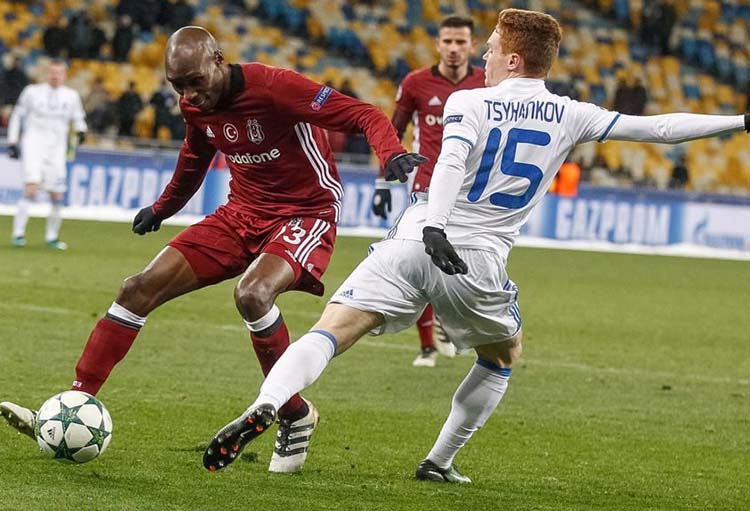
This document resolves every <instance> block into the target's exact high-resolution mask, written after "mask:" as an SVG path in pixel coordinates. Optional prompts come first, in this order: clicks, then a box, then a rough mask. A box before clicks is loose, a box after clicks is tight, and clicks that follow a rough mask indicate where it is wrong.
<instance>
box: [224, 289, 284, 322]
mask: <svg viewBox="0 0 750 511" xmlns="http://www.w3.org/2000/svg"><path fill="white" fill-rule="evenodd" d="M276 294H277V293H276V292H275V291H274V290H273V289H272V288H271V287H270V286H269V285H267V284H266V283H264V282H263V281H261V280H251V281H247V282H245V281H240V282H239V283H238V284H237V286H236V287H235V288H234V302H235V304H236V305H237V309H239V311H240V313H242V315H243V317H245V319H249V320H255V319H258V318H259V317H261V316H263V315H264V314H265V313H267V312H268V311H269V310H270V309H271V307H273V302H274V300H276Z"/></svg>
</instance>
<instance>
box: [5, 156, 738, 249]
mask: <svg viewBox="0 0 750 511" xmlns="http://www.w3.org/2000/svg"><path fill="white" fill-rule="evenodd" d="M176 158H177V155H176V153H174V152H164V151H151V152H148V151H140V152H101V151H86V150H82V151H79V153H78V155H77V157H76V160H75V161H74V162H71V163H70V164H69V166H68V192H67V195H66V202H65V204H66V206H68V207H69V208H70V209H71V210H75V211H81V210H85V211H90V212H91V213H93V214H87V215H86V217H87V218H96V211H98V210H100V209H104V208H106V209H107V210H108V211H112V210H113V209H116V210H121V212H122V215H121V216H122V219H123V220H126V219H130V218H131V217H132V215H133V210H137V209H138V208H141V207H143V206H146V205H148V204H151V203H152V202H153V201H154V200H155V199H156V197H157V196H158V195H159V194H160V193H161V191H162V190H163V189H164V186H165V185H166V183H167V182H168V181H169V179H170V178H171V176H172V172H173V169H174V165H175V161H176ZM0 167H2V171H0V204H5V205H12V204H14V203H15V202H16V201H17V200H18V198H19V197H20V196H21V189H22V183H21V181H22V180H21V172H20V164H19V162H18V161H17V160H10V159H8V158H7V157H6V156H5V154H0ZM339 173H340V175H341V179H342V182H343V186H344V199H343V207H342V213H341V219H340V224H339V225H340V227H342V228H344V229H345V230H346V229H347V228H349V229H351V228H356V229H365V230H367V229H372V228H388V227H390V225H391V222H392V221H393V219H395V218H396V217H397V216H398V212H400V211H401V210H402V209H403V208H404V207H405V206H406V204H407V203H408V194H407V191H406V187H405V186H404V185H393V187H392V193H393V211H392V212H391V215H390V218H389V220H388V221H383V220H381V219H380V218H377V217H374V216H373V215H372V213H371V211H370V200H371V198H372V194H373V191H374V173H375V171H374V169H368V168H354V167H348V166H346V165H339ZM228 190H229V173H228V172H226V171H211V172H209V173H208V175H207V176H206V180H205V182H204V184H203V186H202V187H201V188H200V190H199V191H198V192H197V193H196V194H195V196H194V197H193V199H192V200H191V201H190V202H189V203H188V205H187V206H186V207H185V208H184V209H183V210H182V211H181V212H180V214H179V215H178V216H180V215H182V216H189V217H195V216H202V215H206V214H208V213H211V212H212V211H214V210H215V209H216V207H218V206H219V205H220V204H223V203H224V202H225V201H226V197H227V193H228ZM107 218H108V219H109V218H110V216H108V217H107ZM522 234H524V235H526V236H533V237H541V238H548V239H552V240H561V241H565V240H572V241H589V242H609V243H612V244H615V245H617V244H629V245H633V244H635V245H643V246H652V247H653V246H667V245H673V244H692V245H698V246H705V247H713V248H720V249H733V250H744V251H750V199H747V198H731V197H727V196H712V197H706V196H695V195H690V194H686V193H680V192H658V191H646V190H632V189H622V188H616V189H615V188H610V189H602V188H595V187H589V186H582V187H581V189H580V191H579V194H578V196H577V197H559V196H554V195H548V196H546V197H545V198H544V199H543V200H542V202H541V203H540V205H539V206H538V207H537V209H536V210H535V211H534V213H533V214H532V216H531V218H530V219H529V223H528V224H527V225H526V226H525V227H524V229H523V231H522Z"/></svg>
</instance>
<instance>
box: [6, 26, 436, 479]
mask: <svg viewBox="0 0 750 511" xmlns="http://www.w3.org/2000/svg"><path fill="white" fill-rule="evenodd" d="M165 67H166V75H167V79H168V80H169V81H170V82H171V84H172V86H173V87H174V88H175V90H176V91H177V92H178V93H179V95H180V96H181V99H180V110H181V112H182V115H183V117H184V119H185V124H186V128H187V135H186V137H185V140H184V142H183V145H182V149H181V150H180V155H179V158H178V160H177V166H176V169H175V171H174V175H173V176H172V179H171V181H170V182H169V184H168V185H167V187H166V188H165V190H164V192H162V194H161V196H160V197H159V198H158V199H157V200H156V202H155V203H154V204H153V205H151V206H148V207H145V208H143V209H142V210H141V211H139V212H138V214H137V215H136V217H135V220H134V221H133V231H134V232H135V233H137V234H145V233H147V232H152V231H157V230H159V228H160V227H161V223H162V221H163V220H164V219H166V218H169V217H171V216H172V215H174V214H175V213H177V212H178V211H180V210H181V209H182V208H183V206H185V204H187V202H188V200H189V199H190V198H191V197H192V196H193V195H194V194H195V192H196V191H197V190H198V188H199V187H200V185H201V183H202V182H203V179H204V177H205V175H206V172H207V170H208V167H209V164H210V162H211V161H212V159H213V157H214V154H215V153H216V151H217V150H219V151H221V152H222V153H224V154H225V155H226V161H227V165H228V167H229V171H230V172H231V176H232V179H231V182H230V194H229V201H228V203H227V204H226V205H224V206H221V207H219V208H218V209H217V210H216V211H215V212H214V213H212V214H210V215H208V216H207V217H206V218H205V219H203V220H202V221H201V222H199V223H197V224H194V225H192V226H190V227H188V228H187V229H185V230H184V231H182V232H181V233H180V234H178V235H177V236H176V237H175V238H174V239H172V241H170V242H169V244H168V246H167V247H165V248H164V249H163V250H162V251H161V252H159V254H158V255H157V256H156V257H155V258H154V260H153V261H151V263H149V264H148V265H147V266H146V268H144V269H143V271H141V272H140V273H139V274H137V275H134V276H132V277H129V278H127V279H125V281H124V282H123V284H122V287H121V288H120V292H119V293H118V295H117V298H116V300H115V301H114V303H112V305H111V307H110V308H109V310H108V312H107V314H106V316H105V317H104V318H102V319H101V320H99V322H98V323H97V324H96V327H95V328H94V330H93V331H92V332H91V335H90V336H89V339H88V342H87V343H86V347H85V348H84V350H83V354H82V355H81V358H80V360H79V361H78V364H77V366H76V377H75V381H74V382H73V385H72V389H73V390H80V391H83V392H88V393H89V394H92V395H96V394H97V393H98V392H99V389H100V388H101V386H102V385H103V384H104V382H105V381H106V380H107V378H108V377H109V374H110V372H111V371H112V369H113V368H114V366H115V365H116V364H117V363H119V362H120V361H121V360H122V359H123V358H124V357H125V356H126V354H127V353H128V351H129V350H130V347H131V346H132V344H133V342H134V341H135V338H136V336H137V335H138V333H139V331H140V329H141V328H142V327H143V326H144V325H145V323H146V317H147V316H148V314H149V313H150V312H151V311H153V310H154V309H156V308H157V307H159V306H160V305H161V304H163V303H165V302H167V301H169V300H171V299H173V298H176V297H178V296H180V295H183V294H185V293H189V292H191V291H195V290H197V289H200V288H202V287H205V286H209V285H212V284H216V283H219V282H222V281H224V280H227V279H230V278H234V277H237V276H238V275H242V277H241V278H240V280H239V282H238V284H237V285H236V287H235V291H234V298H235V303H236V305H237V309H238V310H239V312H240V314H241V315H242V318H243V319H244V321H245V324H246V326H247V328H248V329H249V330H250V337H251V339H252V343H253V348H254V349H255V353H256V355H257V357H258V361H259V362H260V366H261V369H262V371H263V374H268V371H270V370H271V367H272V366H273V365H274V363H275V362H276V360H278V358H279V357H280V356H281V354H282V353H283V352H284V350H286V348H287V346H289V332H288V330H287V327H286V324H285V322H284V319H283V317H282V315H281V312H280V310H279V308H278V307H277V306H276V305H275V303H274V302H275V301H276V298H277V296H278V295H279V294H280V293H283V292H285V291H288V290H299V291H306V292H309V293H312V294H315V295H318V296H320V295H322V294H323V291H324V288H323V284H322V283H321V282H320V278H321V276H322V274H323V272H324V271H325V270H326V268H327V267H328V263H329V260H330V256H331V252H332V251H333V244H334V241H335V239H336V222H337V221H338V218H339V210H340V207H341V197H342V194H343V189H342V187H341V183H340V180H339V176H338V172H337V170H336V166H335V163H334V161H333V155H332V153H331V150H330V147H329V146H328V142H327V138H326V135H325V133H324V132H323V130H322V129H321V128H319V127H318V126H320V127H323V128H326V129H334V130H338V131H345V132H358V131H363V132H364V133H365V135H366V136H367V139H368V141H369V142H370V143H371V144H372V145H373V147H374V149H375V152H376V153H377V155H378V157H379V159H380V161H381V164H382V165H383V166H384V167H385V171H384V174H385V176H386V178H387V179H396V178H398V179H399V180H400V181H402V182H405V181H406V174H407V171H411V170H412V169H413V168H414V166H415V165H417V164H419V163H421V162H423V161H424V158H422V157H421V156H419V155H415V154H412V153H406V151H405V150H404V149H403V147H402V146H401V144H400V143H399V141H398V138H397V136H396V131H395V130H394V129H393V126H392V125H391V124H390V122H388V118H387V117H386V116H385V115H384V114H383V113H382V112H381V111H380V110H378V109H377V108H375V107H374V106H372V105H369V104H367V103H363V102H361V101H359V100H356V99H353V98H350V97H348V96H345V95H343V94H340V93H339V92H337V91H335V90H333V89H331V88H330V87H327V86H325V85H321V84H319V83H316V82H313V81H312V80H309V79H307V78H305V77H304V76H302V75H300V74H298V73H296V72H294V71H290V70H287V69H281V68H275V67H271V66H266V65H264V64H260V63H250V64H229V63H227V62H226V61H225V60H224V55H223V53H222V52H221V51H220V50H219V48H218V46H217V44H216V40H215V39H214V38H213V36H212V35H211V34H210V33H209V32H208V31H206V30H205V29H203V28H201V27H193V26H191V27H184V28H182V29H180V30H178V31H177V32H175V33H174V34H173V35H172V36H171V37H170V38H169V41H168V43H167V49H166V59H165ZM0 414H2V415H3V416H4V417H5V418H6V420H7V421H8V422H9V423H10V424H11V426H13V427H15V428H16V429H18V430H19V431H21V432H22V433H25V434H27V435H29V436H32V437H33V429H34V424H35V420H36V419H35V417H36V413H35V412H34V411H32V410H30V409H28V408H24V407H22V406H19V405H16V404H14V403H10V402H3V403H0ZM317 420H318V414H317V411H316V410H315V407H314V406H313V405H312V403H310V402H309V401H307V400H304V399H303V398H301V397H300V396H299V395H295V396H292V398H291V399H290V401H289V403H288V404H287V405H286V406H285V407H284V408H282V409H280V410H279V430H278V435H277V442H276V447H275V449H274V454H273V456H272V458H271V463H270V465H269V470H270V471H272V472H294V471H297V470H299V469H300V468H302V465H303V463H304V461H305V459H306V457H307V447H308V444H309V440H310V437H311V435H312V432H313V429H314V428H315V426H316V424H317Z"/></svg>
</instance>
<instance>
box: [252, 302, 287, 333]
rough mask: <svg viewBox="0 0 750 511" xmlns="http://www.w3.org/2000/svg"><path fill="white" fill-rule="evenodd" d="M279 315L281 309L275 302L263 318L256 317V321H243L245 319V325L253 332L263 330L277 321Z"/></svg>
mask: <svg viewBox="0 0 750 511" xmlns="http://www.w3.org/2000/svg"><path fill="white" fill-rule="evenodd" d="M279 316H281V311H280V310H279V308H278V307H277V306H276V304H274V306H273V307H271V310H270V311H268V312H266V314H265V315H264V316H263V317H262V318H260V319H256V320H255V321H246V320H243V321H245V326H246V327H247V329H248V330H250V331H251V332H261V331H263V330H265V329H266V328H268V327H270V326H271V325H273V324H274V323H276V320H277V319H279Z"/></svg>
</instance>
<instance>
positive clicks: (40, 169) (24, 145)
mask: <svg viewBox="0 0 750 511" xmlns="http://www.w3.org/2000/svg"><path fill="white" fill-rule="evenodd" d="M65 74H66V66H65V63H64V62H62V61H60V60H53V61H52V62H51V63H50V65H49V70H48V76H47V81H46V82H45V83H38V84H33V85H28V86H27V87H26V88H24V89H23V91H22V92H21V96H20V97H19V98H18V103H16V106H15V107H14V108H13V113H12V114H11V116H10V122H9V123H8V156H9V157H11V158H18V157H19V156H20V158H21V169H22V171H23V182H24V191H23V197H21V200H19V201H18V211H17V213H16V216H15V218H14V219H13V239H12V243H13V245H14V246H17V247H23V246H25V245H26V224H27V222H28V220H29V206H30V203H31V201H32V200H34V198H35V197H36V195H37V191H38V190H39V188H40V187H41V188H42V189H44V190H46V191H47V192H49V195H50V201H51V202H52V208H51V210H50V214H49V216H48V217H47V230H46V233H45V241H46V242H47V246H49V247H50V248H54V249H58V250H65V249H66V248H67V245H66V244H65V243H63V242H62V241H60V240H59V239H58V238H59V233H60V225H61V224H62V215H61V211H60V210H61V207H62V201H63V196H64V194H65V189H66V155H67V152H68V133H69V131H70V124H71V123H73V129H74V130H75V132H76V136H77V137H78V138H77V141H78V143H81V142H83V138H84V133H85V132H86V120H85V114H84V111H83V106H82V105H81V97H80V96H79V95H78V92H76V91H75V90H73V89H71V88H70V87H66V86H65V85H64V82H65ZM22 131H23V133H21V132H22ZM19 139H20V142H21V143H20V148H19Z"/></svg>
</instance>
